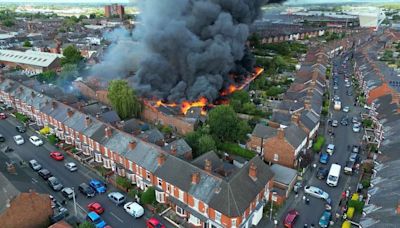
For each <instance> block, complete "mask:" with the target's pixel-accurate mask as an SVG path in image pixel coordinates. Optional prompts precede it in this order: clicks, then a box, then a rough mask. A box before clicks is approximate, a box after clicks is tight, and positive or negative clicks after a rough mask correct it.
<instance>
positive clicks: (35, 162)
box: [28, 159, 42, 171]
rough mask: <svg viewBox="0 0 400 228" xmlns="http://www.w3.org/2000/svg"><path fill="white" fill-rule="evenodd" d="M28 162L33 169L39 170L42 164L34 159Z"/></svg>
mask: <svg viewBox="0 0 400 228" xmlns="http://www.w3.org/2000/svg"><path fill="white" fill-rule="evenodd" d="M28 163H29V166H30V167H31V168H32V169H33V170H35V171H39V170H40V169H41V168H42V165H41V164H39V162H37V161H36V160H35V159H32V160H30V161H29V162H28Z"/></svg>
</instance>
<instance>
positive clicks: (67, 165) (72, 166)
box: [64, 162, 78, 172]
mask: <svg viewBox="0 0 400 228" xmlns="http://www.w3.org/2000/svg"><path fill="white" fill-rule="evenodd" d="M64 166H65V168H66V169H68V170H69V171H70V172H74V171H77V170H78V166H77V165H76V164H75V163H74V162H67V163H65V165H64Z"/></svg>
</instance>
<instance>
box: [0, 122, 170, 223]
mask: <svg viewBox="0 0 400 228" xmlns="http://www.w3.org/2000/svg"><path fill="white" fill-rule="evenodd" d="M17 124H18V122H17V120H15V119H14V118H12V117H9V118H7V119H6V120H1V121H0V134H2V135H3V136H4V137H5V138H6V141H5V142H4V143H2V144H7V145H9V146H10V147H12V148H13V149H14V151H13V152H10V153H3V152H0V161H6V160H7V159H12V160H15V161H21V160H23V161H26V162H27V161H29V160H31V159H35V160H37V161H38V162H39V163H40V164H41V165H42V166H43V167H44V168H46V169H48V170H49V171H50V172H51V173H52V174H53V175H54V176H56V177H57V178H58V179H59V180H60V182H61V183H62V184H63V185H64V187H74V188H75V189H76V191H75V192H76V202H77V217H78V218H80V219H84V218H85V216H86V214H87V209H86V205H88V204H89V203H91V202H94V201H96V202H99V203H100V204H101V205H102V206H103V207H104V208H105V212H104V213H103V214H102V215H101V217H102V218H103V219H104V221H105V222H106V223H107V224H108V225H111V226H112V227H114V228H118V227H121V228H125V227H145V221H146V219H148V218H149V217H152V216H153V215H152V213H151V212H149V211H147V210H145V211H146V213H145V215H144V216H143V217H141V218H139V219H135V218H133V217H132V216H130V215H129V214H127V213H126V212H125V211H124V209H123V207H122V206H116V205H115V204H114V203H113V202H111V201H110V200H109V199H108V198H107V194H108V193H109V192H112V191H117V189H115V188H114V187H113V186H111V185H108V186H107V187H108V188H107V192H106V193H104V194H101V195H96V196H95V197H93V198H87V197H85V196H84V195H82V194H81V193H80V192H79V191H77V189H78V186H79V184H81V183H83V182H85V183H88V182H89V180H90V179H92V178H96V179H99V176H97V174H96V173H95V172H93V171H91V170H89V169H88V168H86V167H85V166H83V165H81V164H79V162H77V161H75V160H74V159H73V158H71V157H69V156H68V155H67V154H65V153H64V156H65V160H64V161H55V160H53V159H52V158H50V157H49V153H50V152H51V151H55V150H57V149H56V148H55V147H54V146H52V145H50V144H49V143H48V142H46V141H45V140H44V142H45V143H44V145H42V146H39V147H36V146H34V145H33V144H31V143H30V142H29V140H28V138H29V137H30V136H31V135H37V134H36V133H35V132H33V131H31V130H30V129H28V131H27V132H26V133H22V134H20V133H18V132H17V131H16V129H15V126H16V125H17ZM17 134H20V135H22V136H23V137H24V139H25V143H24V144H23V145H19V146H18V145H16V144H15V143H14V140H13V138H12V137H13V136H14V135H17ZM65 162H75V163H76V164H77V166H78V171H77V172H72V173H71V172H69V171H68V170H67V169H66V168H65V167H64V163H65ZM3 178H7V180H8V181H7V182H6V181H5V180H4V182H3ZM0 183H2V184H1V186H0V188H2V190H1V189H0V190H1V191H0V200H1V202H4V201H3V200H4V199H5V198H8V197H9V196H8V195H6V194H5V193H9V192H13V193H15V194H17V193H18V192H28V191H29V190H35V191H36V192H39V193H46V194H51V195H53V196H54V197H55V198H56V199H57V200H60V201H62V200H63V199H64V198H63V196H62V195H61V193H60V192H55V191H53V190H52V189H50V187H49V186H48V185H47V183H46V182H45V181H44V180H43V179H42V178H41V177H40V176H38V174H37V173H36V172H34V171H33V170H32V169H31V168H29V167H21V166H20V165H19V164H18V165H17V173H16V174H10V173H8V172H7V171H6V168H5V164H4V163H3V162H1V163H0ZM3 183H8V184H3ZM3 192H4V194H3ZM67 208H68V209H69V211H70V214H72V215H73V214H74V209H73V208H74V207H73V201H72V200H71V201H68V200H67ZM0 209H1V208H0ZM156 217H158V216H156ZM158 218H159V217H158ZM161 221H162V222H163V223H164V224H166V226H167V227H172V226H171V225H169V224H167V223H166V222H165V220H163V219H161Z"/></svg>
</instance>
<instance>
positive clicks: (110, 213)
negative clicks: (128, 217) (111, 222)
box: [110, 212, 124, 223]
mask: <svg viewBox="0 0 400 228" xmlns="http://www.w3.org/2000/svg"><path fill="white" fill-rule="evenodd" d="M110 214H111V215H112V216H114V217H115V218H116V219H117V220H118V221H120V222H121V223H124V221H123V220H122V219H120V218H119V217H118V216H116V215H115V214H114V213H112V212H110Z"/></svg>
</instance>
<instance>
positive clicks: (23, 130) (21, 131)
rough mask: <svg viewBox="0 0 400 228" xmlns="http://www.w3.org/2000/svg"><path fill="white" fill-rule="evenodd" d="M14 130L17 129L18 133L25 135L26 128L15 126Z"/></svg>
mask: <svg viewBox="0 0 400 228" xmlns="http://www.w3.org/2000/svg"><path fill="white" fill-rule="evenodd" d="M15 129H17V131H18V132H19V133H25V132H26V128H25V127H24V126H22V125H18V126H16V127H15Z"/></svg>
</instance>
